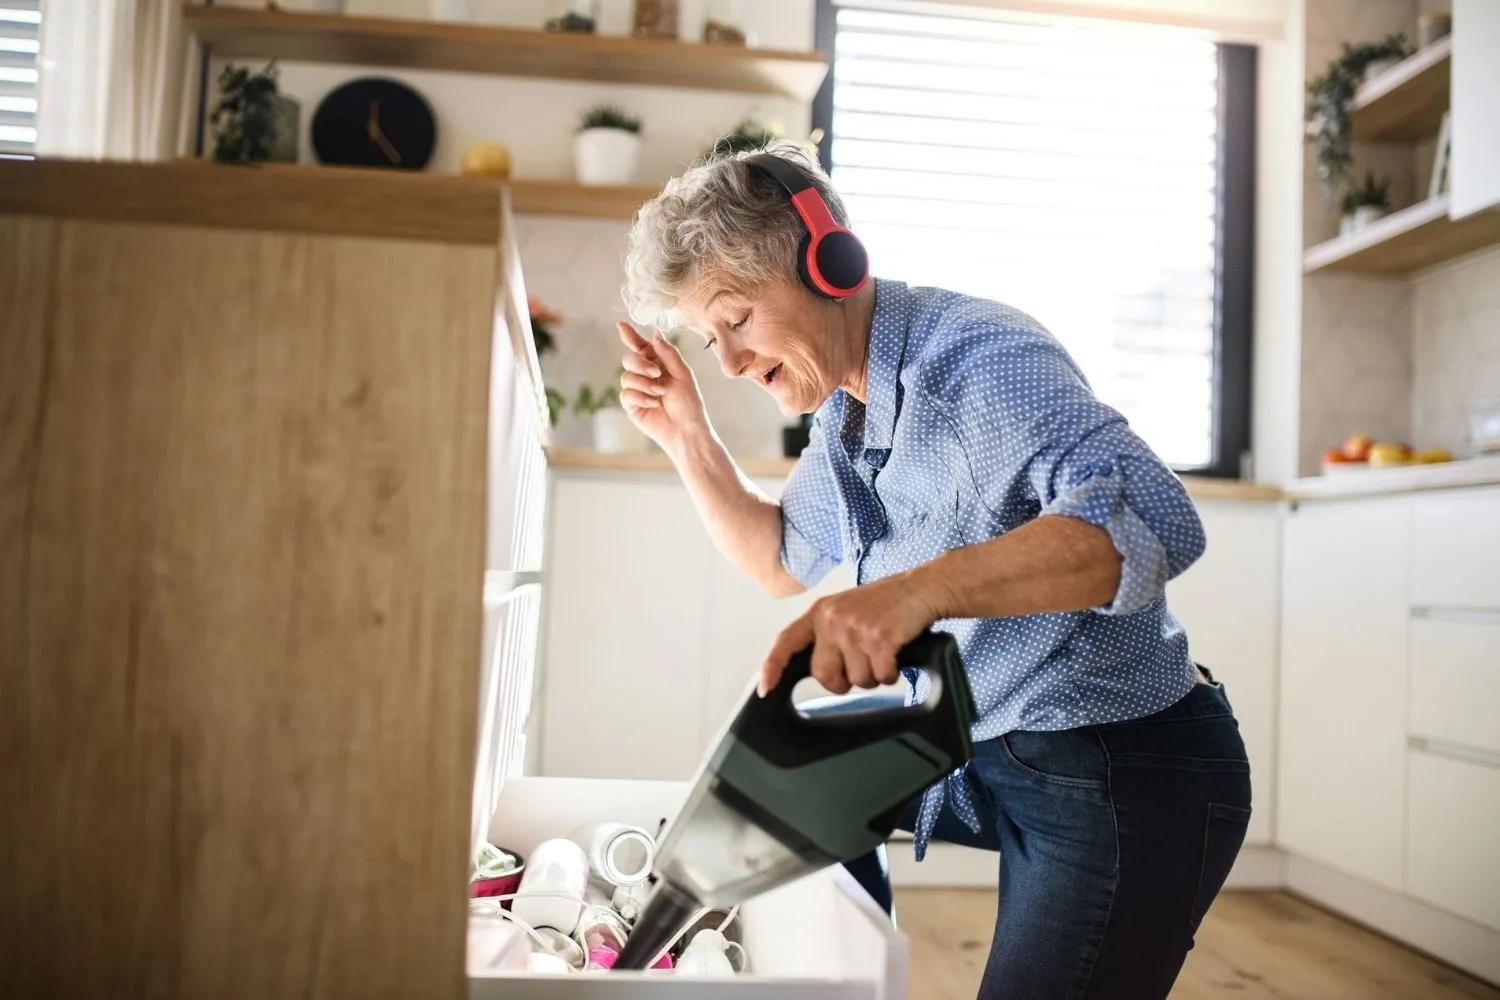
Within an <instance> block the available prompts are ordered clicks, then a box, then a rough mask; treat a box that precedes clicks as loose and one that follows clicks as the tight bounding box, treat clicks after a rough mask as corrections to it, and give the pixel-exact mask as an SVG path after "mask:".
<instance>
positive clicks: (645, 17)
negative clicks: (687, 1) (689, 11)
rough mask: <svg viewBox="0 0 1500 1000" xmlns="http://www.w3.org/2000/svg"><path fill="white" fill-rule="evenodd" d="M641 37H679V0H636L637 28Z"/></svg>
mask: <svg viewBox="0 0 1500 1000" xmlns="http://www.w3.org/2000/svg"><path fill="white" fill-rule="evenodd" d="M634 33H635V35H636V36H637V37H640V38H676V37H677V0H635V29H634Z"/></svg>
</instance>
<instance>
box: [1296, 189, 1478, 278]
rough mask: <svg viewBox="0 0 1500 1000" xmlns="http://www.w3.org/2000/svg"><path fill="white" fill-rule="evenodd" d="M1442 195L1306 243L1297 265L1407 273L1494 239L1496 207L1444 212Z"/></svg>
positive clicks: (1472, 250)
mask: <svg viewBox="0 0 1500 1000" xmlns="http://www.w3.org/2000/svg"><path fill="white" fill-rule="evenodd" d="M1448 200H1449V196H1448V195H1446V194H1445V195H1440V196H1438V197H1436V198H1429V199H1427V200H1426V201H1420V202H1418V203H1417V204H1415V205H1411V206H1409V207H1407V208H1403V209H1401V210H1400V211H1399V212H1392V213H1391V214H1390V215H1387V216H1386V217H1385V218H1383V219H1377V220H1376V221H1374V222H1372V223H1370V224H1369V225H1368V226H1366V227H1365V228H1364V229H1361V230H1360V231H1359V232H1357V233H1352V234H1350V235H1348V236H1336V237H1334V238H1333V239H1331V240H1327V241H1325V242H1323V243H1319V244H1317V245H1316V246H1311V247H1308V248H1307V250H1306V251H1305V252H1304V253H1303V255H1302V270H1303V272H1304V273H1307V274H1312V273H1313V272H1315V271H1357V272H1363V273H1368V274H1410V273H1411V272H1413V271H1420V270H1422V269H1423V268H1427V267H1433V266H1434V265H1437V264H1441V263H1443V262H1444V261H1449V260H1454V259H1455V258H1458V257H1462V256H1464V255H1465V254H1471V253H1475V252H1477V251H1479V250H1483V249H1485V248H1486V247H1491V246H1494V245H1495V244H1497V243H1500V212H1475V213H1474V214H1473V215H1470V216H1467V217H1466V218H1463V219H1453V218H1449V216H1448Z"/></svg>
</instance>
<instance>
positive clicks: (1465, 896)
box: [1407, 749, 1500, 930]
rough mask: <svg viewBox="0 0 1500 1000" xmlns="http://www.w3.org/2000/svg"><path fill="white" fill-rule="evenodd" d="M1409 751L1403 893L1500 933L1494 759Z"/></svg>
mask: <svg viewBox="0 0 1500 1000" xmlns="http://www.w3.org/2000/svg"><path fill="white" fill-rule="evenodd" d="M1487 756H1488V757H1489V760H1490V763H1481V762H1478V761H1475V760H1465V759H1462V758H1460V757H1454V756H1448V755H1446V754H1443V753H1429V752H1426V751H1424V750H1421V749H1413V750H1412V751H1411V757H1410V780H1411V803H1410V809H1409V812H1408V816H1407V825H1408V830H1409V832H1408V836H1409V838H1410V841H1411V842H1410V849H1409V851H1408V857H1407V891H1408V892H1409V893H1411V895H1413V896H1416V897H1417V898H1418V899H1422V900H1425V901H1427V902H1429V903H1432V904H1433V905H1434V906H1439V907H1442V908H1443V909H1445V910H1449V911H1451V912H1453V913H1457V914H1458V915H1459V916H1463V917H1468V918H1469V919H1470V920H1474V921H1477V922H1479V923H1481V924H1484V925H1485V926H1487V927H1491V928H1494V929H1495V930H1500V755H1495V754H1490V755H1487Z"/></svg>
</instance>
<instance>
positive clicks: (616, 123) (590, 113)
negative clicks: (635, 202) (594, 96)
mask: <svg viewBox="0 0 1500 1000" xmlns="http://www.w3.org/2000/svg"><path fill="white" fill-rule="evenodd" d="M640 157H641V120H640V119H639V118H637V117H635V116H634V115H630V114H627V113H626V112H625V109H624V108H622V107H620V106H619V105H618V104H600V105H596V106H595V107H592V108H589V109H588V110H587V111H585V112H584V113H583V118H582V120H581V121H580V122H579V125H578V134H577V135H576V136H574V138H573V164H574V168H575V169H576V171H577V173H578V183H580V184H595V185H607V184H629V183H631V182H632V181H634V180H635V168H636V164H637V163H638V162H639V161H640Z"/></svg>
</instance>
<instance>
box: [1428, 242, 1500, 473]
mask: <svg viewBox="0 0 1500 1000" xmlns="http://www.w3.org/2000/svg"><path fill="white" fill-rule="evenodd" d="M1412 321H1413V329H1412V340H1413V348H1414V358H1413V361H1412V369H1413V374H1414V378H1415V381H1414V384H1413V386H1412V414H1411V418H1412V435H1413V437H1414V438H1415V439H1416V442H1420V443H1421V444H1422V445H1423V446H1426V447H1435V448H1447V449H1448V450H1449V451H1452V452H1453V453H1455V454H1459V455H1462V454H1464V453H1465V452H1466V451H1467V449H1468V430H1469V420H1468V418H1469V407H1470V405H1472V404H1473V403H1474V401H1476V400H1479V399H1500V250H1492V251H1490V252H1489V253H1486V254H1483V255H1480V256H1478V257H1472V258H1468V259H1466V260H1462V261H1459V262H1458V263H1456V264H1453V265H1451V266H1449V267H1445V268H1441V269H1440V270H1437V271H1432V272H1429V273H1427V274H1424V275H1422V276H1421V277H1419V278H1417V279H1416V280H1415V281H1414V282H1412ZM1416 442H1414V443H1416Z"/></svg>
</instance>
